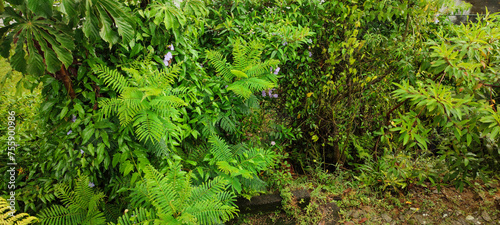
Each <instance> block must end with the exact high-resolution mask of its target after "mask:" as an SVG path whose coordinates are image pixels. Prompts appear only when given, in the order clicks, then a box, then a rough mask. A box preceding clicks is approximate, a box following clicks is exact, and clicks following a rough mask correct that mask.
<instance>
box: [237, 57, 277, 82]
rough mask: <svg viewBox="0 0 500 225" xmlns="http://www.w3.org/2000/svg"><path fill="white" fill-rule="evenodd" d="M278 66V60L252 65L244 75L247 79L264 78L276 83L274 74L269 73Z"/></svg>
mask: <svg viewBox="0 0 500 225" xmlns="http://www.w3.org/2000/svg"><path fill="white" fill-rule="evenodd" d="M278 64H279V60H276V59H270V60H266V61H265V62H263V63H257V64H253V65H252V66H251V67H249V68H248V69H247V70H246V71H245V73H246V74H247V75H248V77H260V78H263V77H266V78H268V80H269V81H271V82H273V83H275V82H277V81H278V78H277V76H276V75H275V74H274V73H272V72H273V71H270V69H271V68H277V66H278Z"/></svg>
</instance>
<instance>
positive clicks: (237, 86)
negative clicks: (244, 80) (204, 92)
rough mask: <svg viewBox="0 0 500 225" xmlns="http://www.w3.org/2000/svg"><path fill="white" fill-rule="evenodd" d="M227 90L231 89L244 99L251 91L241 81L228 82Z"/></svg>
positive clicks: (248, 96)
mask: <svg viewBox="0 0 500 225" xmlns="http://www.w3.org/2000/svg"><path fill="white" fill-rule="evenodd" d="M227 90H230V91H233V92H234V93H235V94H236V95H237V96H240V97H242V98H244V99H248V98H250V96H251V95H252V91H251V90H250V89H248V88H247V87H245V86H244V85H242V84H241V83H232V84H229V85H228V87H227Z"/></svg>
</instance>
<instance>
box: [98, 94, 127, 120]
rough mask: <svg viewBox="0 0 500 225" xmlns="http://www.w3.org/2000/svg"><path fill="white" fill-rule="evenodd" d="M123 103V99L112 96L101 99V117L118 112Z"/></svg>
mask: <svg viewBox="0 0 500 225" xmlns="http://www.w3.org/2000/svg"><path fill="white" fill-rule="evenodd" d="M122 105H123V101H122V100H121V99H117V98H112V99H109V98H108V99H102V100H100V101H99V106H100V107H101V111H100V114H99V115H100V116H99V118H101V119H102V118H104V119H106V118H108V117H109V116H111V115H112V114H113V113H116V112H118V109H119V108H120V106H122Z"/></svg>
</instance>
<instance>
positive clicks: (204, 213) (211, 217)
mask: <svg viewBox="0 0 500 225" xmlns="http://www.w3.org/2000/svg"><path fill="white" fill-rule="evenodd" d="M186 211H187V212H189V213H190V214H192V215H194V216H195V217H196V219H198V223H199V224H209V225H211V224H220V223H222V222H223V221H227V220H230V219H232V218H234V216H235V215H237V212H238V210H237V209H236V208H235V207H232V206H228V205H224V204H222V203H220V202H216V201H213V200H205V201H200V202H197V203H196V204H195V205H192V206H191V207H189V208H187V209H186Z"/></svg>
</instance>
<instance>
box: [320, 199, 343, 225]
mask: <svg viewBox="0 0 500 225" xmlns="http://www.w3.org/2000/svg"><path fill="white" fill-rule="evenodd" d="M320 208H322V211H323V218H322V219H321V222H320V223H321V224H323V225H335V224H337V221H338V220H339V219H340V216H339V212H340V208H339V207H338V206H337V204H335V203H334V202H331V203H328V204H324V205H321V206H320Z"/></svg>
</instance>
